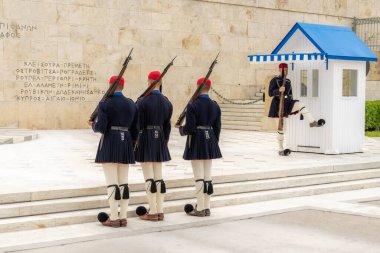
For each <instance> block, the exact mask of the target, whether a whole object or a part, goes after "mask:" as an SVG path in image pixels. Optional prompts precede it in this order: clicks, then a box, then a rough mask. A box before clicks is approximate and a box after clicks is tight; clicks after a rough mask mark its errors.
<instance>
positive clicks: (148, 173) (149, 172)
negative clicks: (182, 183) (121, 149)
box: [141, 163, 157, 214]
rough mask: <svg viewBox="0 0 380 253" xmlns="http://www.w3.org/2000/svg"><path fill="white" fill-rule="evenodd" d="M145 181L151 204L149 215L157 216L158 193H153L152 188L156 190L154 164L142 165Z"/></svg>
mask: <svg viewBox="0 0 380 253" xmlns="http://www.w3.org/2000/svg"><path fill="white" fill-rule="evenodd" d="M141 167H142V171H143V174H144V179H145V190H146V196H147V198H148V204H149V214H157V192H152V191H151V190H152V186H153V185H154V186H153V187H154V188H156V187H155V186H156V182H154V172H153V163H141Z"/></svg>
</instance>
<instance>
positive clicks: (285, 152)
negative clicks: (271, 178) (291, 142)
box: [275, 118, 291, 156]
mask: <svg viewBox="0 0 380 253" xmlns="http://www.w3.org/2000/svg"><path fill="white" fill-rule="evenodd" d="M286 121H287V119H286V118H283V124H282V130H277V142H278V154H279V155H280V156H288V155H289V154H290V153H291V151H290V149H284V139H285V130H286ZM275 122H276V126H278V122H279V119H278V118H275Z"/></svg>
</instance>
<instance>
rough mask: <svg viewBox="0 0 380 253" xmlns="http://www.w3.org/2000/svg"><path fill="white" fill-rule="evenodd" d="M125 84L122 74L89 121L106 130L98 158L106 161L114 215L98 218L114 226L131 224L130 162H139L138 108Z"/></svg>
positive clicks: (110, 201) (108, 188)
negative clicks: (125, 92) (136, 148)
mask: <svg viewBox="0 0 380 253" xmlns="http://www.w3.org/2000/svg"><path fill="white" fill-rule="evenodd" d="M117 78H118V77H117V76H112V77H111V78H110V80H109V83H110V84H113V83H114V82H115V81H116V80H117ZM123 88H124V79H123V78H122V77H121V78H120V79H119V82H118V84H117V87H116V90H115V92H114V94H113V95H112V96H110V97H109V98H108V99H107V100H105V101H104V102H100V103H99V106H98V110H97V111H98V115H97V120H96V121H95V122H93V121H89V124H90V125H91V126H92V128H93V130H94V132H100V133H101V134H102V137H101V139H100V143H99V147H98V151H97V154H96V159H95V162H96V163H101V164H102V165H103V169H104V175H105V178H106V183H107V193H108V201H109V205H110V209H111V215H110V216H109V217H108V215H107V214H105V213H100V214H99V216H98V219H99V221H100V222H101V223H102V224H103V225H104V226H110V227H125V226H127V211H128V203H129V188H128V170H129V164H134V163H135V157H134V154H133V143H134V142H135V141H136V139H137V127H136V123H137V108H136V105H135V103H134V102H133V101H132V100H131V99H129V98H127V97H125V96H124V95H123V93H122V90H123ZM119 205H120V212H119V210H118V209H119Z"/></svg>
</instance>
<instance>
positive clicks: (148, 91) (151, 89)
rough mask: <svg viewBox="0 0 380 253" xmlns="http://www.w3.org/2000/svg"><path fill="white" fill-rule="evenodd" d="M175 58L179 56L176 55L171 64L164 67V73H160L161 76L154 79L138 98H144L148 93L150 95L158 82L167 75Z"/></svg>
mask: <svg viewBox="0 0 380 253" xmlns="http://www.w3.org/2000/svg"><path fill="white" fill-rule="evenodd" d="M175 58H177V56H176V57H174V58H173V60H172V61H171V62H169V64H168V65H167V66H166V67H165V68H164V71H162V74H161V75H160V77H159V78H158V79H157V80H154V81H153V82H152V83H151V84H150V85H149V86H148V88H146V90H145V91H144V92H143V93H142V94H141V95H140V96H139V97H138V99H139V98H142V97H146V96H147V95H149V94H150V93H151V92H152V91H153V88H154V86H156V84H157V83H159V82H160V81H161V80H162V78H163V77H164V76H165V74H166V72H168V70H169V68H170V67H171V66H172V65H173V62H174V60H175ZM161 90H162V88H161V86H160V91H161Z"/></svg>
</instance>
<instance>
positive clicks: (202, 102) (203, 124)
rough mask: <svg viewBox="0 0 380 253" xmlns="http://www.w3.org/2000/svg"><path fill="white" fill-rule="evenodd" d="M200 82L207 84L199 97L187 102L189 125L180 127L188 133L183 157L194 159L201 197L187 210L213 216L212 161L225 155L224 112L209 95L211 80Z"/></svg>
mask: <svg viewBox="0 0 380 253" xmlns="http://www.w3.org/2000/svg"><path fill="white" fill-rule="evenodd" d="M197 85H198V86H200V85H202V86H203V87H202V88H201V89H200V91H199V95H198V96H197V98H196V99H194V100H193V101H191V102H190V103H189V104H188V105H187V109H186V124H185V125H184V126H179V125H176V127H179V131H180V134H181V135H182V136H184V135H187V141H186V147H185V152H184V155H183V158H184V159H185V160H191V166H192V168H193V172H194V180H195V190H196V197H197V204H196V206H195V208H194V207H193V206H192V205H190V204H187V205H186V206H185V212H186V213H187V214H188V215H191V216H198V217H204V216H210V215H211V207H210V199H211V194H213V192H214V190H213V184H212V178H211V167H212V160H213V159H217V158H221V157H222V154H221V152H220V149H219V145H218V142H219V136H220V131H221V111H220V107H219V105H218V104H217V103H216V102H215V101H213V100H211V99H210V97H209V95H208V92H209V90H210V88H211V80H207V81H206V80H205V78H200V79H199V80H198V82H197Z"/></svg>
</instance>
